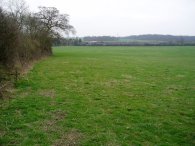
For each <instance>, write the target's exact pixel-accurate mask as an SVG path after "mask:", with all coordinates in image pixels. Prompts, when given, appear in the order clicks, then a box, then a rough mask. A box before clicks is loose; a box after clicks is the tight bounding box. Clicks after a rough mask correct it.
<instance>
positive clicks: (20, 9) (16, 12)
mask: <svg viewBox="0 0 195 146" xmlns="http://www.w3.org/2000/svg"><path fill="white" fill-rule="evenodd" d="M7 10H8V11H9V12H10V15H11V16H12V17H13V18H14V19H16V22H17V24H18V28H19V30H22V29H23V26H24V21H25V16H26V15H27V13H28V6H27V5H26V2H25V1H24V0H8V2H7Z"/></svg>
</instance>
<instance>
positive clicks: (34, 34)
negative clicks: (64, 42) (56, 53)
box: [0, 0, 75, 69]
mask: <svg viewBox="0 0 195 146" xmlns="http://www.w3.org/2000/svg"><path fill="white" fill-rule="evenodd" d="M70 32H71V33H74V32H75V30H74V27H73V26H71V25H70V24H69V16H68V15H67V14H60V13H59V10H58V9H57V8H54V7H39V11H38V12H37V13H33V12H30V11H29V10H28V8H27V6H26V4H25V2H24V1H23V0H17V1H10V3H9V4H8V5H7V6H6V7H5V6H4V7H3V6H0V65H1V67H2V66H3V67H6V68H8V69H13V68H22V67H23V66H25V64H28V63H29V62H31V61H32V60H35V59H39V58H41V57H43V56H49V55H52V43H53V41H54V40H55V39H59V38H61V36H62V35H63V34H64V33H66V34H67V33H70Z"/></svg>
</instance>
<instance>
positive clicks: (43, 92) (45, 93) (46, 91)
mask: <svg viewBox="0 0 195 146" xmlns="http://www.w3.org/2000/svg"><path fill="white" fill-rule="evenodd" d="M39 95H41V96H44V97H50V98H55V90H54V89H44V90H40V91H39Z"/></svg>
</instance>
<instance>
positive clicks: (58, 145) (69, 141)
mask: <svg viewBox="0 0 195 146" xmlns="http://www.w3.org/2000/svg"><path fill="white" fill-rule="evenodd" d="M81 138H82V134H81V133H80V132H78V131H77V130H75V129H73V130H70V131H69V132H67V133H65V134H64V135H62V137H61V138H60V139H58V140H57V141H56V142H55V143H54V144H53V146H78V145H79V142H80V140H81Z"/></svg>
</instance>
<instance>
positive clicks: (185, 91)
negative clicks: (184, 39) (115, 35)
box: [0, 47, 195, 146]
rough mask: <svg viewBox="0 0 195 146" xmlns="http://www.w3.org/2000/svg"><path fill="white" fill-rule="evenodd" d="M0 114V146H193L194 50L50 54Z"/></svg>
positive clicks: (66, 50) (65, 49)
mask: <svg viewBox="0 0 195 146" xmlns="http://www.w3.org/2000/svg"><path fill="white" fill-rule="evenodd" d="M0 106H1V110H0V128H1V129H0V136H1V139H0V145H88V146H94V145H97V146H99V145H110V146H115V145H123V146H124V145H144V146H145V145H170V146H173V145H175V146H176V145H182V146H185V145H186V146H190V145H195V120H194V117H195V113H194V111H195V48H194V47H58V48H54V56H53V57H50V58H48V59H45V60H43V61H40V62H39V63H37V64H36V65H35V66H34V69H33V70H31V71H30V72H29V74H28V75H27V76H25V77H24V78H22V79H21V80H20V81H19V82H18V83H17V88H16V91H15V95H14V97H13V98H12V99H7V100H1V101H0Z"/></svg>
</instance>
